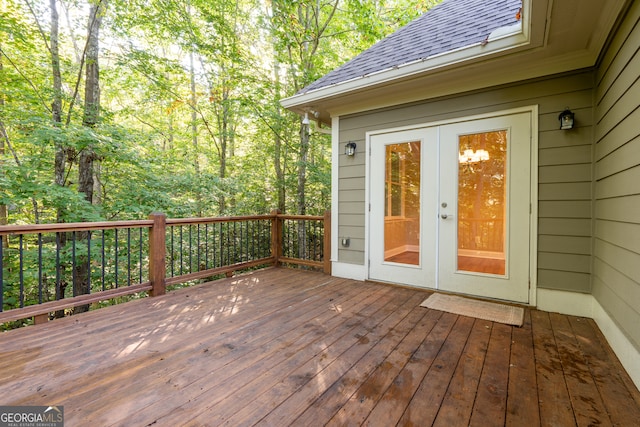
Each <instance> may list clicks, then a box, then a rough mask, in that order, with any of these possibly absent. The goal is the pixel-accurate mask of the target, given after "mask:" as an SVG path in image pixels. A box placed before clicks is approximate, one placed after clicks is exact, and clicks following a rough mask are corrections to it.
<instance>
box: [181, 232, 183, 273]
mask: <svg viewBox="0 0 640 427" xmlns="http://www.w3.org/2000/svg"><path fill="white" fill-rule="evenodd" d="M182 244H183V241H182V226H180V275H181V276H182V252H183V250H182Z"/></svg>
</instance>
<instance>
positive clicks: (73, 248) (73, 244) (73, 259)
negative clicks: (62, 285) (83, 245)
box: [71, 231, 76, 297]
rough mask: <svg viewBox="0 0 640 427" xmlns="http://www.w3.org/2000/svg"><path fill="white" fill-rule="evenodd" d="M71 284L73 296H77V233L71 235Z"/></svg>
mask: <svg viewBox="0 0 640 427" xmlns="http://www.w3.org/2000/svg"><path fill="white" fill-rule="evenodd" d="M71 277H72V280H71V282H72V283H73V296H74V297H75V296H76V232H75V231H74V232H72V233H71Z"/></svg>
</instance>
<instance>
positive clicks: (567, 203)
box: [338, 71, 593, 292]
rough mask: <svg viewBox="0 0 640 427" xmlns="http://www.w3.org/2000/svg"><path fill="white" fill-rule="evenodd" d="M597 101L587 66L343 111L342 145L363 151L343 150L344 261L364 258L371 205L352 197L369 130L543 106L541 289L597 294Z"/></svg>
mask: <svg viewBox="0 0 640 427" xmlns="http://www.w3.org/2000/svg"><path fill="white" fill-rule="evenodd" d="M592 102H593V73H592V72H587V71H584V72H579V73H575V74H572V75H563V76H556V77H553V78H547V79H541V80H536V81H531V82H527V83H523V84H518V85H510V86H507V87H499V88H492V89H488V90H485V91H477V92H472V93H468V94H464V95H460V96H455V97H447V98H444V99H438V100H433V101H429V102H422V103H414V104H411V105H406V106H400V107H395V108H388V109H384V110H379V111H373V112H368V113H361V114H356V115H351V116H347V117H341V118H340V146H342V147H343V146H344V144H345V143H347V142H348V141H355V142H356V143H357V145H358V153H357V154H356V156H355V158H347V157H346V156H345V155H344V154H341V155H340V163H339V164H340V169H339V171H338V175H339V185H340V186H341V187H340V188H341V189H342V188H343V186H345V187H344V189H345V190H346V189H347V188H348V190H349V191H348V192H347V191H345V192H342V191H340V192H339V200H338V202H339V203H338V222H339V225H338V229H339V233H340V235H341V236H350V237H352V245H351V247H350V248H348V249H345V248H341V249H340V251H339V254H338V259H339V261H342V262H350V263H356V264H360V265H364V263H365V259H364V249H365V247H364V245H365V237H366V236H365V233H364V227H365V213H366V211H365V209H366V206H365V205H364V203H363V204H361V205H358V204H357V203H359V202H354V201H353V200H352V199H357V200H358V201H359V200H364V199H363V196H364V195H365V186H366V181H365V180H364V176H365V158H366V155H365V154H366V153H364V149H365V145H366V141H365V133H366V132H368V131H372V130H379V129H388V128H396V127H403V126H409V125H421V124H426V123H432V122H436V121H440V120H449V119H456V118H464V117H466V116H471V115H476V114H484V113H491V112H494V111H500V110H506V109H511V108H516V107H523V106H528V105H538V111H539V117H538V120H539V122H538V123H539V124H538V126H539V135H538V140H539V141H538V143H539V152H538V157H539V168H538V175H539V177H538V180H539V189H538V191H539V213H538V214H539V223H538V232H539V250H538V287H542V288H549V289H562V290H569V291H576V292H590V291H591V280H590V265H591V244H590V239H591V230H592V222H591V212H592V158H593V145H592V143H591V141H592V139H593V127H592V120H593V111H592ZM567 106H569V107H570V108H571V109H572V111H574V113H575V114H576V127H575V128H574V129H572V130H571V131H561V130H559V129H558V128H559V122H558V114H559V113H560V112H561V111H562V110H564V109H565V108H566V107H567ZM356 182H357V183H356ZM358 185H359V186H360V187H359V188H356V187H357V186H358ZM347 186H348V187H347ZM358 191H360V192H361V193H362V196H356V193H357V192H358ZM358 209H360V210H359V211H358ZM353 236H358V237H357V239H356V242H355V245H354V243H353V240H354V239H353ZM360 239H362V241H360ZM554 242H556V243H554Z"/></svg>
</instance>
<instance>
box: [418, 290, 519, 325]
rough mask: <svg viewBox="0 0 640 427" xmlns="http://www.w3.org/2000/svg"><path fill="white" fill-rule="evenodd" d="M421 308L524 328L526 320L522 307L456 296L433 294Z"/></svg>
mask: <svg viewBox="0 0 640 427" xmlns="http://www.w3.org/2000/svg"><path fill="white" fill-rule="evenodd" d="M420 306H421V307H426V308H431V309H433V310H440V311H446V312H448V313H454V314H459V315H461V316H468V317H475V318H477V319H483V320H490V321H492V322H498V323H505V324H507V325H514V326H522V322H523V320H524V309H523V308H522V307H514V306H511V305H505V304H498V303H493V302H487V301H478V300H475V299H470V298H464V297H458V296H454V295H446V294H432V295H431V296H429V298H427V299H426V300H424V301H423V302H422V304H420Z"/></svg>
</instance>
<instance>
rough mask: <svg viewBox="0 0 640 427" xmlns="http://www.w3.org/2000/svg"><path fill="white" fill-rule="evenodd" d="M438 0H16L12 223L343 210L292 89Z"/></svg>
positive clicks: (320, 137) (10, 11) (7, 162)
mask: <svg viewBox="0 0 640 427" xmlns="http://www.w3.org/2000/svg"><path fill="white" fill-rule="evenodd" d="M434 3H437V1H434V0H298V1H293V0H271V1H263V0H237V1H236V0H126V1H124V0H89V1H86V0H0V224H24V223H26V224H31V223H51V222H77V221H96V220H124V219H140V218H146V217H147V216H148V215H149V213H151V212H154V211H158V212H163V213H165V214H167V215H168V216H169V217H202V216H224V215H244V214H251V215H253V214H262V213H267V212H269V211H270V210H272V209H274V208H277V209H280V210H281V211H282V212H288V213H297V214H320V213H322V212H323V211H324V210H325V209H327V208H329V206H330V194H331V179H330V177H331V172H330V170H331V144H330V137H329V135H327V134H326V133H322V132H321V130H319V129H318V128H317V126H316V124H315V123H313V122H312V123H311V124H306V123H303V120H302V118H301V117H300V116H298V115H296V114H293V113H290V112H288V111H286V110H284V109H283V108H282V107H281V105H280V100H281V99H282V98H286V97H289V96H291V95H293V94H295V93H296V92H297V91H299V90H300V89H302V88H303V87H305V86H306V85H308V84H309V83H311V82H313V81H314V80H316V79H317V78H319V77H321V76H322V75H324V74H325V73H327V72H328V71H330V70H332V69H334V68H335V67H337V66H339V65H340V64H342V63H344V62H346V61H347V60H348V59H350V58H352V57H354V56H355V55H357V54H358V53H359V52H361V51H363V50H364V49H366V48H368V47H369V46H371V45H372V44H374V43H375V42H377V41H378V40H380V39H381V38H383V37H385V36H386V35H388V34H389V33H391V32H393V31H394V30H396V29H397V28H399V27H400V26H402V25H404V24H406V23H408V22H409V21H411V20H412V19H414V18H415V17H417V16H419V15H420V14H422V13H423V12H425V11H426V10H427V9H428V8H429V7H431V6H432V5H433V4H434Z"/></svg>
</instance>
